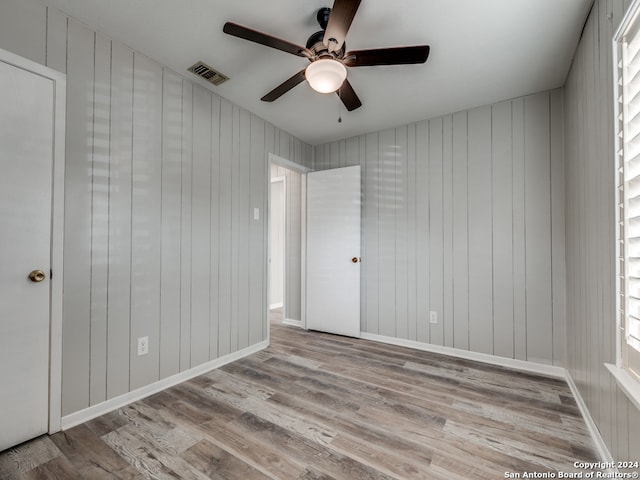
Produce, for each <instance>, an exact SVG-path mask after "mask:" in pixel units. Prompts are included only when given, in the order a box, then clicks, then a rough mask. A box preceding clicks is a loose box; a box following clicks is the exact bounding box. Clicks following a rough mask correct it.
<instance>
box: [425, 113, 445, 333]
mask: <svg viewBox="0 0 640 480" xmlns="http://www.w3.org/2000/svg"><path fill="white" fill-rule="evenodd" d="M442 162H443V149H442V118H437V119H434V120H430V121H429V186H428V192H429V312H432V311H433V312H436V315H437V317H438V323H435V324H432V323H430V322H429V338H430V340H429V342H430V343H433V344H436V345H443V344H444V329H443V328H442V322H443V319H444V288H443V287H444V285H443V283H444V282H443V280H444V230H443V228H444V219H443V188H442V187H443V169H442ZM427 318H429V317H428V316H427Z"/></svg>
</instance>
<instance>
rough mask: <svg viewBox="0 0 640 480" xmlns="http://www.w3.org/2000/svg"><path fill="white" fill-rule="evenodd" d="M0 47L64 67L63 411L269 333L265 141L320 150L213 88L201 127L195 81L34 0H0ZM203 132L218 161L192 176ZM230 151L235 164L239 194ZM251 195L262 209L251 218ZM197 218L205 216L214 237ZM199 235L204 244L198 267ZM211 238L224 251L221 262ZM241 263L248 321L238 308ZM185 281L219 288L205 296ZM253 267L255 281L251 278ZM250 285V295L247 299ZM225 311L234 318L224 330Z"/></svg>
mask: <svg viewBox="0 0 640 480" xmlns="http://www.w3.org/2000/svg"><path fill="white" fill-rule="evenodd" d="M0 48H4V49H7V50H10V51H13V52H15V53H17V54H19V55H23V56H25V57H27V58H31V59H33V60H35V61H37V62H40V63H43V64H45V63H46V65H48V66H50V67H52V68H55V69H57V70H60V71H63V72H66V73H67V75H68V77H67V87H68V88H67V101H68V105H67V125H68V128H67V138H66V143H67V158H66V172H65V186H66V191H65V204H66V212H65V237H66V242H65V245H64V251H65V257H64V258H65V267H66V268H67V272H65V273H67V274H66V275H65V279H64V289H65V295H64V300H63V302H64V305H63V308H64V319H63V323H64V325H63V336H64V338H63V341H64V345H63V349H64V351H63V409H62V413H63V415H67V414H70V413H75V412H78V411H79V410H82V409H84V408H86V407H88V406H89V405H94V404H96V403H99V402H101V401H103V400H104V399H111V398H114V397H117V396H119V395H122V394H125V393H127V392H128V391H130V390H131V389H135V388H137V387H139V386H143V385H145V386H146V385H148V384H149V383H153V382H154V381H155V380H157V379H158V378H159V377H160V376H162V377H165V376H167V375H171V374H173V373H175V372H176V371H177V370H178V369H179V370H181V371H184V370H187V369H189V368H190V367H195V366H196V364H194V363H192V353H193V354H194V355H193V356H194V357H199V356H200V350H202V352H203V355H202V359H203V360H208V359H213V358H216V357H218V356H219V355H223V354H225V353H231V351H232V348H233V349H236V348H238V347H239V346H240V345H242V346H244V345H248V344H254V343H255V342H257V341H260V340H263V339H264V338H266V337H265V336H266V300H267V299H266V297H265V296H264V292H263V291H262V288H263V287H264V285H265V278H264V275H265V261H266V251H265V246H264V245H265V243H266V242H265V239H266V230H265V228H266V222H265V221H264V212H265V210H264V209H265V208H266V204H267V198H266V193H267V190H266V181H267V172H266V170H265V168H266V152H267V151H270V152H276V150H275V147H276V136H277V147H278V148H279V147H280V146H282V148H283V149H286V153H287V154H289V155H291V156H292V157H291V159H292V160H293V161H296V162H299V163H303V164H304V163H310V162H311V161H312V158H313V151H312V149H311V147H310V146H309V145H306V144H303V143H302V142H301V141H300V140H299V139H296V138H294V137H292V136H291V135H289V134H288V133H286V132H282V131H280V130H279V129H276V128H274V127H273V126H272V125H269V124H266V123H265V122H263V121H262V120H259V119H257V118H253V117H252V116H250V115H249V114H247V113H246V112H243V113H242V115H243V121H242V122H240V121H239V117H238V116H236V119H237V120H238V121H236V122H235V123H234V122H233V119H232V118H231V117H232V112H233V110H234V109H235V111H236V112H240V109H239V108H238V107H237V106H233V105H231V104H230V103H228V102H226V103H225V106H224V109H225V111H226V113H227V114H228V115H227V117H226V118H227V119H229V120H226V119H225V120H222V119H221V110H220V108H221V107H220V103H221V100H220V99H219V98H218V97H217V96H215V95H213V94H212V93H211V92H209V91H208V90H204V89H201V90H200V91H199V92H200V93H199V95H200V96H199V99H200V100H202V102H198V101H196V102H195V103H196V104H197V105H196V109H197V111H196V114H198V112H199V113H200V114H202V111H201V108H202V106H203V104H204V105H205V109H206V105H207V104H209V105H210V108H209V110H208V111H207V113H206V114H205V115H204V116H205V117H206V119H205V121H206V122H208V125H209V127H207V126H206V124H205V126H204V128H203V125H202V123H201V122H198V125H195V128H196V129H197V132H196V134H195V137H194V134H193V127H194V123H193V107H194V102H193V84H192V83H190V82H188V81H186V80H184V79H182V77H181V76H180V75H178V74H176V73H173V72H170V71H169V70H166V69H165V70H164V71H163V69H162V67H161V66H160V65H157V64H156V63H154V62H153V61H151V60H149V59H147V58H145V57H143V56H141V55H138V54H135V61H134V52H132V51H131V50H129V49H128V48H126V47H125V46H123V45H122V44H120V43H118V42H117V41H112V40H110V39H107V38H105V37H102V36H101V35H97V36H96V34H95V33H94V32H93V31H91V30H89V29H87V28H86V27H84V26H82V25H81V24H80V23H78V22H76V21H74V20H69V19H68V18H67V17H66V15H64V14H62V13H61V12H59V11H58V10H56V9H54V8H52V7H46V6H44V5H43V4H42V3H41V2H39V1H38V0H6V1H4V2H1V4H0ZM134 64H135V68H134ZM197 88H199V87H197ZM134 97H135V98H134ZM221 120H222V123H223V125H220V126H219V123H220V121H221ZM225 122H226V123H225ZM254 125H255V128H254ZM254 132H256V136H255V137H254ZM194 142H195V146H196V147H197V148H198V149H199V150H198V152H199V153H198V155H200V154H202V153H203V152H204V157H198V158H197V162H199V163H197V165H196V168H197V169H198V170H206V172H208V173H210V175H208V176H206V175H205V179H204V181H203V182H201V183H197V184H196V185H193V181H194V179H195V178H194V177H197V179H195V180H197V181H198V182H200V180H201V178H200V177H201V176H200V175H199V174H198V173H196V172H194V171H193V168H192V167H193V164H192V160H193V158H192V152H193V149H192V147H193V145H194ZM221 153H222V154H223V155H222V156H220V154H221ZM234 157H235V160H237V162H236V163H235V165H239V166H240V167H238V168H239V169H238V170H237V171H236V172H235V173H236V181H237V182H238V183H237V185H235V186H234V191H233V192H232V191H231V178H232V177H231V168H232V167H231V165H232V162H233V161H234ZM249 157H250V159H249ZM203 158H204V162H202V159H203ZM254 167H255V168H254ZM216 169H218V170H216ZM218 182H220V184H221V186H220V187H218V185H217V183H218ZM203 184H204V185H203ZM207 185H208V186H207ZM254 185H259V187H258V188H256V189H255V190H254ZM192 186H194V187H195V188H194V189H192ZM236 187H238V188H236ZM247 190H250V192H248V191H247ZM254 192H255V196H254ZM232 196H234V197H235V198H236V199H237V200H238V202H236V206H235V208H236V209H237V208H241V209H242V210H244V211H234V214H235V216H234V221H235V225H236V226H237V227H238V228H240V229H241V230H239V231H238V232H237V236H236V245H235V249H236V250H235V253H237V255H236V256H235V258H234V259H232V258H231V251H232V248H231V236H230V235H231V219H232V216H231V214H232V208H233V207H232V202H231V198H232ZM192 197H193V198H192ZM200 198H201V199H202V200H200ZM249 198H251V200H249ZM240 201H243V202H245V203H244V204H243V205H242V206H240V203H239V202H240ZM254 202H255V205H254ZM253 206H255V207H258V208H260V209H261V213H262V216H261V219H260V220H258V221H255V224H254V223H251V222H253V220H252V215H251V213H252V210H251V208H252V207H253ZM203 211H204V212H205V214H204V215H201V213H202V212H203ZM217 212H219V214H220V217H219V219H218V220H216V218H217V217H216V215H217ZM192 214H193V215H192ZM196 216H202V217H203V218H202V221H203V222H204V224H205V230H206V231H205V236H202V235H200V230H199V228H200V227H201V222H195V221H194V219H195V218H196ZM242 222H245V223H244V224H243V223H242ZM216 225H217V229H216ZM254 225H255V227H257V230H256V229H254ZM192 229H193V231H192ZM242 229H244V230H242ZM192 243H193V246H194V247H195V249H196V250H198V251H201V252H202V253H206V254H207V255H208V256H207V261H206V262H205V263H204V265H203V262H202V261H201V259H202V255H199V254H198V253H199V252H197V251H196V250H194V249H192ZM216 249H218V252H219V253H218V255H221V256H223V258H224V262H223V264H222V265H221V266H220V268H218V267H217V266H216V258H217V255H216ZM249 257H252V258H251V259H249ZM209 259H210V261H209ZM242 262H244V263H242ZM232 265H233V268H234V269H235V270H234V271H235V273H234V275H235V278H236V279H237V280H238V282H237V285H236V286H235V289H234V292H235V294H236V298H237V301H236V310H237V313H238V314H240V316H242V317H243V319H244V323H242V322H240V323H238V318H237V316H236V318H231V308H230V306H231V303H230V302H231V291H230V280H231V276H232V270H231V269H232ZM241 270H242V272H241ZM254 273H255V274H254ZM218 275H220V279H221V282H220V291H218V287H216V284H215V281H216V280H217V279H218ZM192 277H193V279H195V278H196V277H198V278H199V277H203V278H205V280H206V282H209V281H211V287H210V288H209V287H207V288H206V292H204V294H201V292H199V291H198V288H199V285H198V286H195V282H192ZM254 278H256V279H257V283H255V285H256V286H257V288H255V287H254V283H251V284H249V282H253V279H254ZM222 280H224V281H222ZM192 286H194V288H195V290H193V291H192ZM255 292H258V293H257V294H255ZM203 295H204V296H203ZM247 296H248V301H247V304H246V305H247V306H246V307H245V305H240V304H239V301H240V298H243V297H247ZM199 299H203V302H202V303H203V304H202V305H199V304H198V301H199ZM192 301H194V303H193V304H192ZM201 307H202V308H201ZM243 308H245V310H246V311H244V312H241V311H240V310H241V309H243ZM205 309H207V310H211V312H205V313H206V315H203V316H201V317H199V318H198V321H199V322H200V323H197V322H196V323H194V326H195V327H196V331H197V329H198V328H201V329H202V330H206V332H208V333H207V334H206V335H204V336H203V338H202V340H203V341H202V343H201V344H200V343H196V344H194V345H193V346H192V337H193V332H192V325H191V316H192V310H193V313H194V314H197V313H198V312H200V311H204V310H205ZM254 312H256V315H254ZM220 313H224V315H223V316H224V321H225V322H226V324H223V325H222V328H221V332H222V335H221V336H220V335H218V332H217V329H218V326H217V321H218V315H219V314H220ZM249 318H250V320H249ZM231 322H235V325H236V326H237V327H238V329H240V328H242V329H243V330H242V332H240V330H236V332H237V334H236V341H235V344H234V345H232V344H231V342H230V340H231V335H230V325H231ZM209 332H210V334H209ZM140 336H149V340H150V343H149V348H150V353H149V354H148V355H145V356H142V357H138V356H137V339H138V337H140ZM241 338H242V340H240V339H241ZM247 339H248V340H247ZM198 340H200V337H198ZM239 340H240V341H239ZM247 342H250V343H247ZM219 343H220V344H221V345H222V347H223V348H222V349H220V350H219V349H218V344H219ZM197 360H198V361H199V360H200V358H198V359H197Z"/></svg>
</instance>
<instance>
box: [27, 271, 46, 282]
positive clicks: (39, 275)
mask: <svg viewBox="0 0 640 480" xmlns="http://www.w3.org/2000/svg"><path fill="white" fill-rule="evenodd" d="M46 277H47V276H46V275H45V273H44V272H43V271H42V270H33V271H32V272H31V273H30V274H29V280H31V281H32V282H36V283H37V282H41V281H43V280H44V279H45V278H46Z"/></svg>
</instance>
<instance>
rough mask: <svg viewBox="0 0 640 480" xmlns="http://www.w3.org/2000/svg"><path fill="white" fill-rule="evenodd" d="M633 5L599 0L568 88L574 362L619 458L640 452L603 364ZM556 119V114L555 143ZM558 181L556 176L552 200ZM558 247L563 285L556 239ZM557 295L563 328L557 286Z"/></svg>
mask: <svg viewBox="0 0 640 480" xmlns="http://www.w3.org/2000/svg"><path fill="white" fill-rule="evenodd" d="M629 4H630V2H629V1H626V0H625V1H624V2H623V1H619V0H618V1H616V0H614V1H604V0H600V1H596V2H595V4H594V8H593V9H592V11H591V14H590V18H589V19H588V22H587V24H586V26H585V30H584V34H583V36H582V39H581V42H580V44H579V46H578V50H577V52H576V56H575V61H574V63H573V65H572V68H571V71H570V73H569V76H568V78H567V84H566V86H565V90H564V115H565V122H564V127H565V131H564V157H565V162H564V167H565V171H564V172H563V173H564V183H565V190H564V192H565V198H564V200H565V212H566V217H565V219H564V220H565V223H566V247H567V251H566V260H567V261H566V265H567V271H566V277H567V297H566V309H567V320H566V330H567V331H566V340H567V363H568V368H569V371H570V373H571V375H572V377H573V379H574V381H575V383H576V385H577V386H578V388H579V390H580V392H581V395H582V397H583V398H584V400H585V402H586V404H587V406H588V408H589V411H590V413H591V415H592V417H593V418H594V420H595V422H596V424H597V426H598V429H599V430H600V432H601V433H602V436H603V438H604V440H605V442H606V444H607V447H608V448H609V450H610V451H611V453H612V455H613V457H614V459H616V460H626V459H633V458H636V457H637V456H638V454H639V453H640V439H639V438H638V434H637V429H638V428H639V427H638V425H639V424H640V412H639V411H638V409H636V408H635V407H634V406H632V405H631V404H630V402H629V401H628V399H627V397H626V396H625V394H624V393H622V392H621V391H620V390H619V389H618V388H617V386H616V385H615V384H613V383H612V380H611V376H610V375H609V374H608V372H606V371H605V369H604V368H603V364H604V362H612V361H613V360H614V358H615V339H614V335H615V327H614V323H615V316H616V312H615V295H616V291H615V288H616V278H615V263H614V262H615V255H614V249H615V238H614V237H613V234H614V231H615V228H614V227H615V226H614V218H613V205H614V194H615V191H614V187H613V182H612V179H613V176H614V168H615V167H614V163H613V162H614V160H613V155H611V153H612V149H613V131H612V129H611V125H612V124H613V121H614V120H613V112H612V108H611V99H612V95H613V93H612V88H613V85H612V71H611V62H612V59H611V38H612V36H613V33H614V32H615V30H616V29H617V26H618V24H619V22H620V20H621V18H622V16H623V13H624V11H625V10H626V9H627V8H628V6H629ZM551 108H552V109H553V103H552V107H551ZM553 119H554V115H552V117H551V120H552V126H551V129H550V130H551V135H552V145H553V144H554V140H553V133H554V127H553ZM553 159H554V151H553V150H552V161H551V168H552V172H553V171H554V169H557V167H556V165H555V164H554V161H553ZM554 185H555V184H554V183H553V176H552V205H553V202H554V196H553V195H554V193H553V192H554V188H555V187H554ZM554 213H555V209H552V222H553V226H554V227H553V228H554V230H555V225H556V223H557V222H559V219H558V218H556V217H554ZM551 248H552V255H553V256H554V262H553V265H552V272H553V277H554V284H555V283H556V275H557V274H558V273H557V271H556V262H555V257H556V252H557V251H558V248H557V245H556V244H555V242H554V243H552V247H551ZM553 301H554V325H553V326H554V332H555V330H556V329H557V324H556V322H555V314H556V311H557V310H556V304H557V299H556V297H555V290H554V292H553ZM554 335H555V333H554ZM554 355H555V352H554Z"/></svg>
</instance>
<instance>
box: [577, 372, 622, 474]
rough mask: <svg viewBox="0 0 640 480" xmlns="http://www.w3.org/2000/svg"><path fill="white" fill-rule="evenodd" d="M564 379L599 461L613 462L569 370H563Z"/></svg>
mask: <svg viewBox="0 0 640 480" xmlns="http://www.w3.org/2000/svg"><path fill="white" fill-rule="evenodd" d="M565 380H566V381H567V383H568V384H569V388H570V389H571V393H573V397H574V398H575V399H576V403H577V404H578V408H579V409H580V413H582V418H584V423H586V425H587V429H588V430H589V434H590V435H591V440H593V443H594V444H595V446H596V450H597V453H598V457H599V459H600V461H601V462H604V463H610V464H613V463H614V461H613V456H612V455H611V452H609V449H608V448H607V444H606V443H605V441H604V439H603V438H602V435H600V430H598V427H597V425H596V422H594V421H593V417H592V416H591V413H589V409H588V408H587V404H586V403H585V402H584V399H583V398H582V395H580V390H578V387H577V386H576V384H575V383H574V381H573V378H571V374H570V373H569V370H565Z"/></svg>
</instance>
